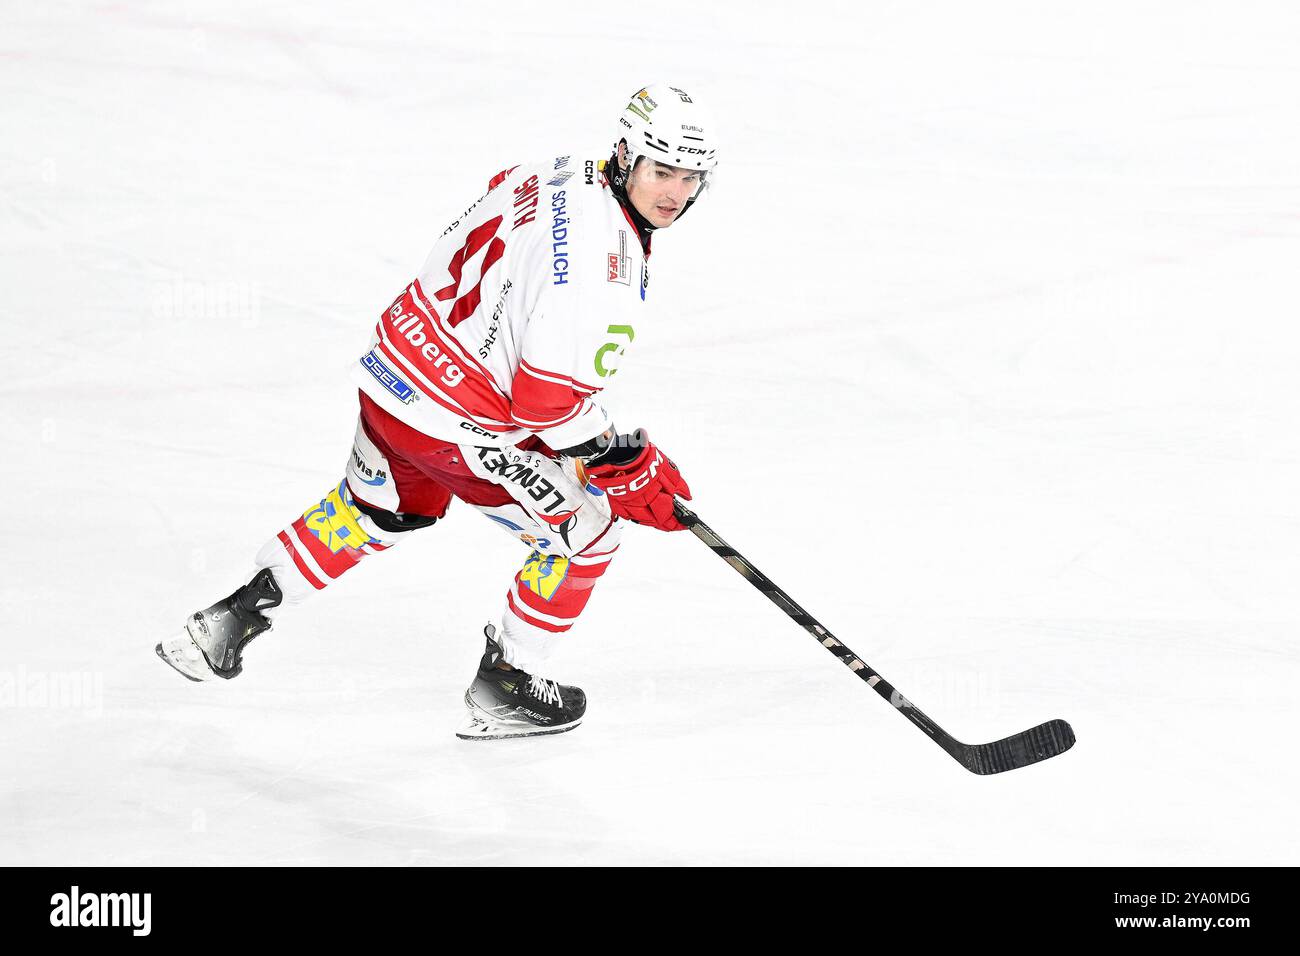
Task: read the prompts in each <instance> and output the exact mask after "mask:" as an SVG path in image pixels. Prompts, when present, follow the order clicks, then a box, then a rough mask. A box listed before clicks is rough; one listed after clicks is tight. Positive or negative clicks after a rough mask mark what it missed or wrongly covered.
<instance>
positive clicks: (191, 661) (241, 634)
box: [154, 568, 284, 680]
mask: <svg viewBox="0 0 1300 956" xmlns="http://www.w3.org/2000/svg"><path fill="white" fill-rule="evenodd" d="M283 597H284V595H283V594H282V593H281V592H280V588H279V586H278V585H277V584H276V583H275V576H274V575H272V574H271V569H270V568H263V569H262V570H261V571H258V572H257V574H256V575H255V576H254V577H253V580H251V581H249V582H248V583H247V584H245V585H244V586H243V587H242V588H240V589H239V590H238V591H236V592H235V593H234V594H232V595H230V597H228V598H226V599H225V600H224V601H218V602H217V603H216V604H214V605H212V607H210V608H208V609H207V610H206V611H198V612H197V613H195V614H193V615H192V616H191V617H190V619H189V620H188V621H186V622H185V630H183V631H181V632H180V633H179V634H177V635H176V636H175V637H172V638H168V639H167V640H165V641H163V642H162V643H161V644H159V645H158V646H157V647H156V648H154V650H155V651H156V652H157V654H158V656H159V657H161V658H162V659H163V660H164V661H166V662H167V663H168V664H170V665H171V666H172V667H174V668H176V669H177V670H178V671H180V672H181V673H182V674H183V675H185V676H186V677H188V678H189V679H190V680H210V679H211V678H212V677H223V678H225V679H226V680H229V679H230V678H232V677H238V676H239V672H240V671H242V670H243V669H244V665H243V660H242V652H243V650H244V645H245V644H247V643H248V642H249V641H251V640H252V639H253V638H255V637H257V635H259V634H261V633H262V632H263V631H268V630H270V629H271V622H270V621H268V620H267V619H266V618H265V617H263V616H262V614H261V613H260V612H261V611H264V610H266V609H267V608H272V607H278V606H279V604H280V601H281V600H282V599H283Z"/></svg>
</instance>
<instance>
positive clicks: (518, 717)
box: [456, 624, 587, 740]
mask: <svg viewBox="0 0 1300 956" xmlns="http://www.w3.org/2000/svg"><path fill="white" fill-rule="evenodd" d="M483 633H484V634H485V635H486V636H487V650H486V651H484V653H483V659H482V660H481V661H479V665H478V674H477V675H476V676H475V677H474V683H472V684H471V685H470V687H469V690H467V691H465V706H466V707H468V708H469V718H468V720H467V721H466V722H465V725H464V726H463V727H462V728H461V729H460V730H458V731H456V736H457V737H459V738H460V739H461V740H500V739H502V738H505V737H539V736H541V735H543V734H562V733H564V732H565V731H566V730H573V728H575V727H577V726H578V725H579V724H580V723H582V715H583V713H584V712H585V711H586V709H587V695H586V694H584V693H583V692H582V689H581V688H580V687H568V686H566V685H564V684H558V683H556V682H555V681H553V680H547V679H546V678H544V677H537V676H535V675H533V674H527V673H525V672H524V671H521V670H514V669H510V670H503V669H502V668H500V667H498V666H497V665H498V664H500V663H501V659H502V652H501V645H500V644H498V643H497V642H496V639H495V638H496V628H494V627H493V626H492V625H491V624H489V625H488V626H487V627H485V628H484V629H483Z"/></svg>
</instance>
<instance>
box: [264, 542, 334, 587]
mask: <svg viewBox="0 0 1300 956" xmlns="http://www.w3.org/2000/svg"><path fill="white" fill-rule="evenodd" d="M276 537H277V538H279V539H280V543H281V544H282V545H284V550H286V551H288V552H289V557H291V558H293V563H294V566H295V567H296V568H297V569H298V573H299V574H301V575H302V576H303V577H304V578H306V580H307V583H308V584H310V585H311V586H312V587H314V588H315V589H316V590H317V591H323V590H325V585H324V584H323V583H321V580H320V579H319V578H317V577H316V575H315V574H313V573H312V571H311V570H310V569H309V568H308V567H307V562H305V561H303V559H302V558H301V557H299V555H298V552H297V551H296V550H294V547H293V542H292V541H291V540H289V536H288V535H287V534H285V533H284V532H283V531H281V532H280V533H279V534H278V535H276Z"/></svg>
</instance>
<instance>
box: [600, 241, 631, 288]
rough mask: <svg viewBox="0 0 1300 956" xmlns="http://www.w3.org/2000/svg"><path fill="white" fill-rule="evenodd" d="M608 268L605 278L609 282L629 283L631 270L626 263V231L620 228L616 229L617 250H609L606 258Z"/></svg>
mask: <svg viewBox="0 0 1300 956" xmlns="http://www.w3.org/2000/svg"><path fill="white" fill-rule="evenodd" d="M607 264H608V266H609V268H608V270H607V271H606V273H605V278H606V280H607V281H609V282H620V283H622V284H623V285H631V284H632V277H631V270H629V269H628V265H627V231H626V230H625V229H620V230H619V231H618V252H617V253H614V252H611V253H610V254H609V259H608V263H607Z"/></svg>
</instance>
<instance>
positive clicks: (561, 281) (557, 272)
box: [551, 189, 569, 285]
mask: <svg viewBox="0 0 1300 956" xmlns="http://www.w3.org/2000/svg"><path fill="white" fill-rule="evenodd" d="M551 271H552V274H553V275H554V276H555V278H554V279H553V280H552V282H551V285H565V284H566V283H568V281H569V215H568V199H566V198H565V195H564V190H563V189H561V190H559V191H558V192H554V193H551Z"/></svg>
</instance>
